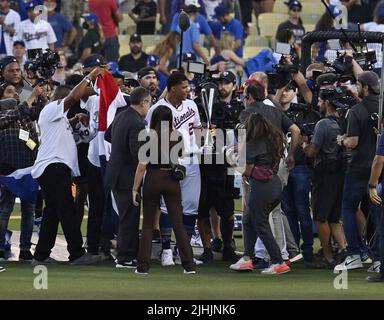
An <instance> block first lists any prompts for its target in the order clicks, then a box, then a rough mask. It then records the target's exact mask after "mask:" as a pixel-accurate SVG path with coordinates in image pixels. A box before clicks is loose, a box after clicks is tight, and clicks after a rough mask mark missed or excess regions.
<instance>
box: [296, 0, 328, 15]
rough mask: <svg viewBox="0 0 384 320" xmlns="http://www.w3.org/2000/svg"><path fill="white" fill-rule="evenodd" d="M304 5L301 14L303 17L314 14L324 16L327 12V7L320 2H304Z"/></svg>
mask: <svg viewBox="0 0 384 320" xmlns="http://www.w3.org/2000/svg"><path fill="white" fill-rule="evenodd" d="M302 4H303V10H302V11H301V13H302V14H303V15H304V14H312V13H316V14H319V15H322V14H323V13H324V12H325V7H324V5H323V4H322V3H321V1H320V0H319V1H314V0H312V1H303V2H302Z"/></svg>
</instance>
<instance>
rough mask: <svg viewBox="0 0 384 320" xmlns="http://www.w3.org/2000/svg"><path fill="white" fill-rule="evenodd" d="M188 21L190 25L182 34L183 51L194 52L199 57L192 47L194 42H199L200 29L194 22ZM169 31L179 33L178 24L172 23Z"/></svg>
mask: <svg viewBox="0 0 384 320" xmlns="http://www.w3.org/2000/svg"><path fill="white" fill-rule="evenodd" d="M189 22H190V24H191V26H190V27H189V28H188V30H187V31H185V32H184V34H183V53H194V54H195V55H196V57H200V55H199V54H198V53H197V52H196V51H195V50H194V49H193V44H194V43H200V31H199V28H198V26H197V24H196V23H194V22H193V21H192V20H189ZM173 27H175V28H173ZM171 31H177V32H178V33H181V30H180V28H179V26H178V24H176V25H173V23H172V27H171ZM177 55H179V52H177Z"/></svg>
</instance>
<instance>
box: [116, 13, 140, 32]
mask: <svg viewBox="0 0 384 320" xmlns="http://www.w3.org/2000/svg"><path fill="white" fill-rule="evenodd" d="M135 32H136V23H135V22H134V21H133V20H132V19H131V17H130V16H129V15H128V14H126V13H123V21H121V22H120V23H119V34H132V33H135Z"/></svg>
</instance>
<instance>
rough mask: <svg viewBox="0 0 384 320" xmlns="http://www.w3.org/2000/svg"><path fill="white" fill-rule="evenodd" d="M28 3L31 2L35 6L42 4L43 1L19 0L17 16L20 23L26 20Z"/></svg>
mask: <svg viewBox="0 0 384 320" xmlns="http://www.w3.org/2000/svg"><path fill="white" fill-rule="evenodd" d="M30 2H33V3H34V4H35V5H36V6H38V5H43V4H44V0H19V10H20V11H19V14H20V18H21V21H23V20H27V19H28V11H27V4H28V3H30Z"/></svg>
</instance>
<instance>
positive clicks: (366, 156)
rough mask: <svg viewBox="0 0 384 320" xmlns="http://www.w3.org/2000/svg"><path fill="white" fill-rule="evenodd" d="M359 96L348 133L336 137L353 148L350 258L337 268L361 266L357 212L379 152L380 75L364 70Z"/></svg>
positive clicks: (345, 209) (348, 179)
mask: <svg viewBox="0 0 384 320" xmlns="http://www.w3.org/2000/svg"><path fill="white" fill-rule="evenodd" d="M357 87H358V93H359V97H360V98H361V99H362V101H361V102H360V103H358V104H356V105H354V106H353V107H352V109H351V110H350V111H349V113H348V117H347V133H346V134H345V135H339V136H338V137H337V141H338V144H339V145H340V146H344V147H345V148H347V149H352V158H351V160H350V163H349V165H348V168H347V172H346V176H345V181H344V192H343V203H342V215H343V219H344V230H345V235H346V238H347V242H348V257H347V258H346V259H345V261H344V262H343V263H341V264H339V265H337V266H336V267H335V270H338V271H340V270H351V269H357V268H362V267H363V265H362V261H361V257H360V247H361V246H362V239H361V237H360V236H359V233H358V230H357V221H356V212H357V210H358V207H359V204H360V202H361V201H362V200H363V199H364V197H366V196H367V186H368V181H369V176H370V171H371V165H372V161H373V158H374V156H375V151H376V140H377V136H376V131H377V129H376V126H377V124H376V123H377V120H376V121H373V119H372V116H373V115H375V114H378V112H379V93H380V84H379V77H378V76H377V74H376V73H374V72H372V71H364V72H363V73H361V74H360V75H359V77H358V79H357Z"/></svg>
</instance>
